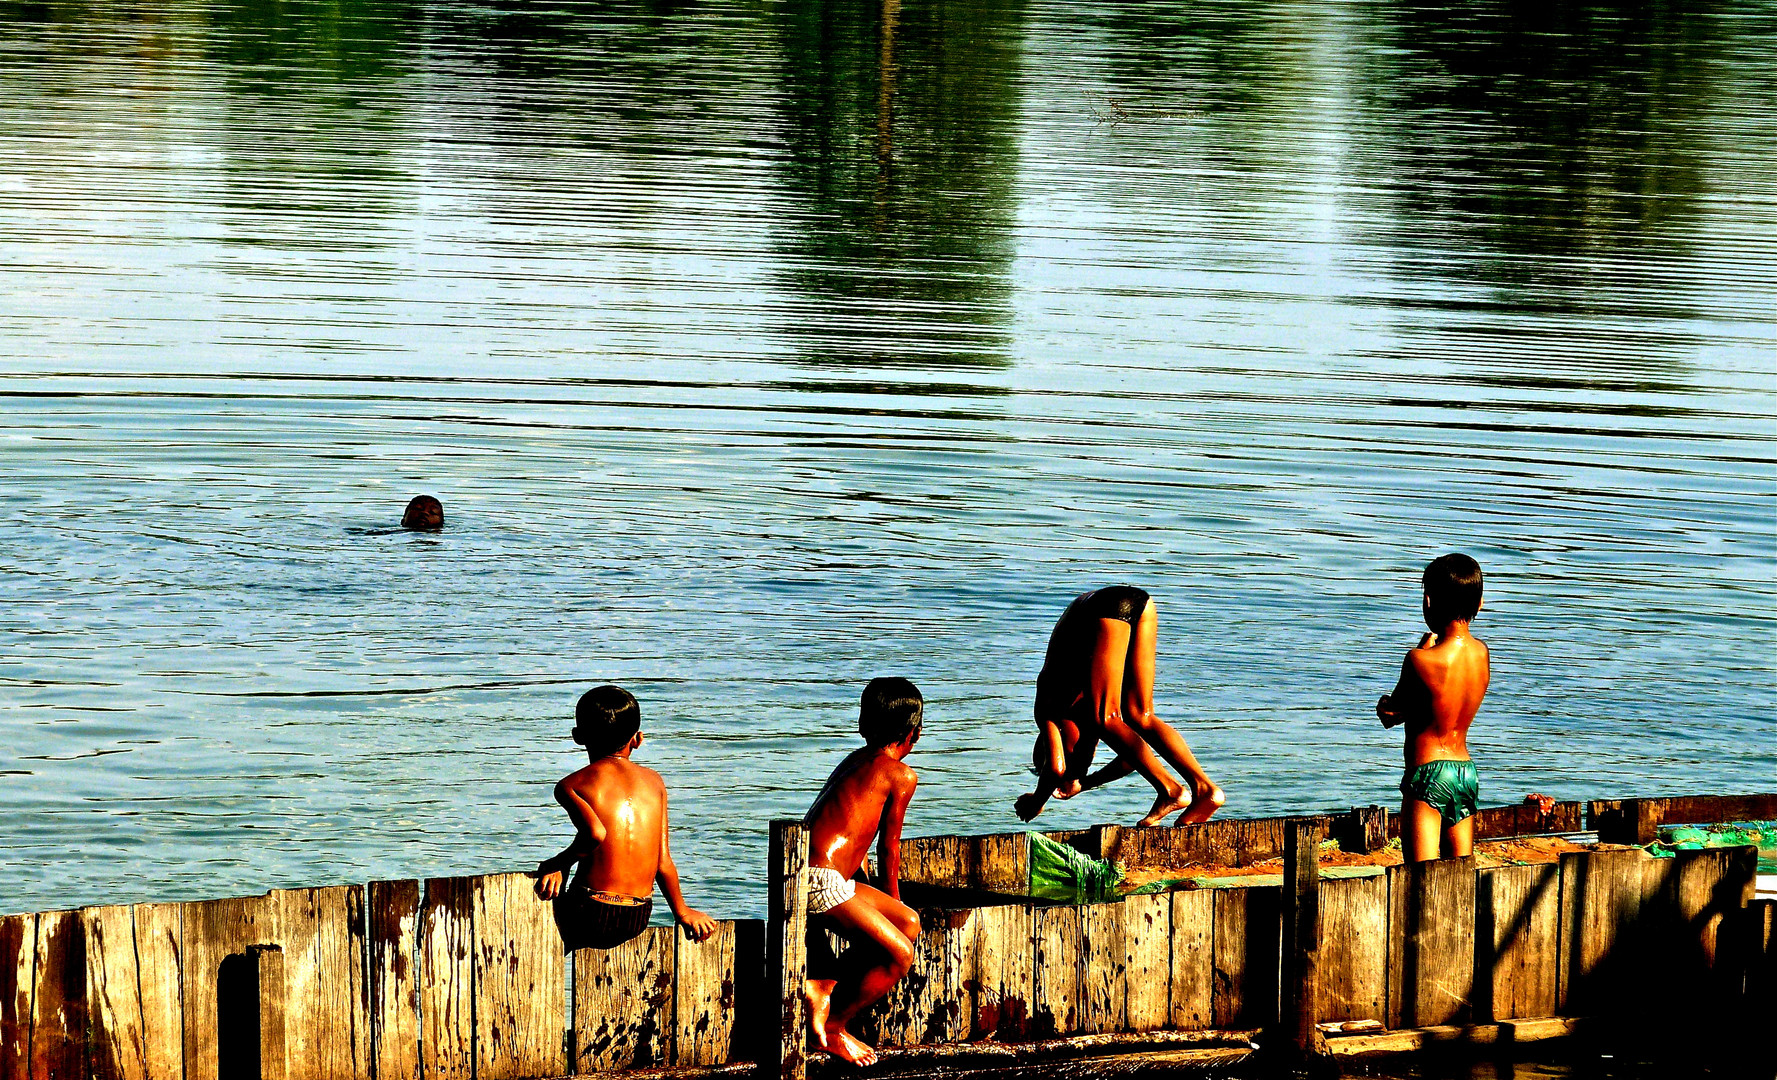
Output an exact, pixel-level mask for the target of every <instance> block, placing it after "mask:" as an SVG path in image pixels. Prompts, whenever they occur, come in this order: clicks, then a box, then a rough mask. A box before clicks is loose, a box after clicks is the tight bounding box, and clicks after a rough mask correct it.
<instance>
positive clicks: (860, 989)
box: [803, 678, 925, 1065]
mask: <svg viewBox="0 0 1777 1080" xmlns="http://www.w3.org/2000/svg"><path fill="white" fill-rule="evenodd" d="M924 713H925V699H923V698H922V697H920V694H919V690H918V688H916V687H915V686H914V685H913V684H912V683H910V682H908V681H907V680H906V679H893V678H890V679H871V680H870V685H868V686H866V687H864V697H863V701H862V703H861V704H860V707H859V710H858V734H860V735H862V736H863V737H864V746H863V747H862V748H861V749H858V750H854V751H852V752H851V754H850V755H849V756H848V757H847V758H846V759H845V760H844V761H842V762H840V763H839V767H838V768H837V769H834V770H833V775H832V776H829V777H828V778H827V785H826V786H825V787H823V788H822V789H821V793H820V795H819V796H817V797H816V798H815V800H814V805H813V806H811V807H809V810H808V816H807V817H806V818H805V819H804V820H803V823H804V824H805V825H807V826H808V843H809V859H808V862H809V871H808V914H809V916H810V917H811V919H812V920H814V921H815V923H816V925H819V923H820V921H822V920H825V921H826V923H827V925H828V926H830V927H831V928H832V929H833V930H835V931H837V932H838V933H839V935H840V936H841V937H843V938H845V939H846V941H848V942H849V943H850V945H851V947H850V948H848V949H847V950H846V951H845V954H844V956H843V958H842V959H843V960H844V961H845V962H846V963H845V966H844V968H843V969H842V970H841V971H840V972H839V978H837V979H809V980H808V982H807V984H806V992H807V996H808V1022H809V1026H810V1027H811V1028H812V1029H813V1033H814V1038H815V1042H816V1043H818V1044H819V1045H820V1047H821V1049H823V1050H825V1051H827V1052H828V1053H830V1054H833V1055H836V1056H838V1057H841V1058H844V1059H845V1060H846V1061H849V1062H851V1063H852V1064H854V1065H868V1064H870V1063H872V1062H874V1061H875V1060H876V1051H874V1050H872V1049H871V1048H870V1047H869V1046H867V1045H865V1044H864V1043H863V1042H861V1041H860V1040H859V1039H858V1038H857V1037H856V1036H855V1035H853V1034H852V1033H851V1032H850V1031H847V1030H846V1025H847V1024H849V1023H851V1020H852V1018H853V1017H855V1016H857V1015H858V1014H859V1013H860V1012H862V1011H863V1010H865V1009H867V1008H869V1007H870V1005H871V1004H872V1003H873V1002H875V1001H876V1000H877V999H878V998H880V997H882V996H883V995H884V994H886V993H888V991H889V988H890V987H891V986H893V985H895V983H896V982H897V981H899V980H900V978H901V977H902V976H903V975H906V974H907V971H908V969H909V968H911V967H912V966H913V943H914V941H916V940H917V939H918V938H919V916H918V915H916V914H914V912H913V909H912V908H909V907H908V906H907V905H906V904H903V903H901V880H900V879H901V824H902V822H903V820H904V819H905V818H906V816H907V804H908V802H909V801H911V800H912V798H913V789H914V787H915V786H916V785H917V784H918V783H919V777H917V776H915V775H914V773H913V770H912V769H910V768H908V767H907V766H906V765H905V764H903V763H902V759H903V758H905V757H906V756H907V755H908V754H909V753H911V752H912V751H913V744H914V743H916V742H918V741H919V729H920V724H921V722H922V720H923V718H924ZM872 839H875V840H876V841H877V865H878V867H879V869H880V870H881V878H880V881H881V884H882V888H881V889H876V888H873V887H872V886H870V885H867V884H865V883H864V882H861V881H854V880H852V879H853V878H855V877H856V876H857V874H858V871H859V870H861V869H863V866H864V860H865V857H866V856H867V855H868V854H869V851H870V841H871V840H872Z"/></svg>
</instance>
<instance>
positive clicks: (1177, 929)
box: [1171, 890, 1216, 1031]
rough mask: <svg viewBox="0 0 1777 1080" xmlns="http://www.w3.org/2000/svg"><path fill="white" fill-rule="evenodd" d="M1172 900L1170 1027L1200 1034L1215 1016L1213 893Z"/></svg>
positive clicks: (1184, 895) (1186, 894)
mask: <svg viewBox="0 0 1777 1080" xmlns="http://www.w3.org/2000/svg"><path fill="white" fill-rule="evenodd" d="M1171 898H1172V990H1171V1012H1172V1024H1171V1026H1172V1027H1174V1028H1176V1029H1178V1030H1180V1031H1202V1030H1204V1029H1206V1028H1208V1027H1210V1026H1211V1024H1213V1023H1214V1016H1215V986H1216V979H1215V926H1216V919H1215V892H1213V891H1210V890H1202V891H1190V892H1175V893H1172V894H1171Z"/></svg>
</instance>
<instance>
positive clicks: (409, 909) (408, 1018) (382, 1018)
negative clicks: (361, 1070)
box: [365, 881, 422, 1080]
mask: <svg viewBox="0 0 1777 1080" xmlns="http://www.w3.org/2000/svg"><path fill="white" fill-rule="evenodd" d="M367 906H368V923H369V924H368V928H367V933H368V945H369V971H368V973H367V975H366V980H365V981H366V983H367V986H366V991H367V993H368V995H369V1003H368V1010H369V1024H370V1035H369V1043H368V1045H369V1053H370V1055H371V1057H372V1059H373V1060H374V1062H375V1073H376V1077H377V1080H421V1075H422V1074H421V1069H420V996H419V989H420V981H419V952H418V950H419V923H420V883H419V882H417V881H373V882H371V883H370V895H369V900H368V905H367Z"/></svg>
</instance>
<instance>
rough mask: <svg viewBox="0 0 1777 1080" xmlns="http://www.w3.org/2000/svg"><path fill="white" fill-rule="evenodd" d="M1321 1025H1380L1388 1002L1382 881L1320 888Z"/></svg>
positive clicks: (1385, 895) (1384, 885)
mask: <svg viewBox="0 0 1777 1080" xmlns="http://www.w3.org/2000/svg"><path fill="white" fill-rule="evenodd" d="M1320 920H1321V922H1320V927H1321V938H1320V1003H1319V1005H1318V1007H1317V1012H1318V1013H1319V1015H1320V1019H1321V1020H1322V1021H1328V1020H1378V1021H1381V1020H1384V1019H1385V1016H1386V1007H1387V1002H1388V879H1387V878H1386V877H1384V876H1383V875H1381V874H1377V875H1376V876H1375V877H1362V878H1344V879H1332V878H1329V879H1327V880H1325V881H1322V882H1321V883H1320Z"/></svg>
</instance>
